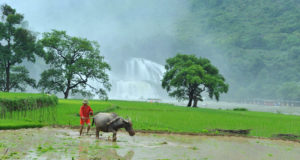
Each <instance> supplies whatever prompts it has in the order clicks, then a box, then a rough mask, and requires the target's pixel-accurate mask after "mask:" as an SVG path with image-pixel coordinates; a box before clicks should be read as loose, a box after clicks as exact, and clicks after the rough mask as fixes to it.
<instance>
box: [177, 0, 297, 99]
mask: <svg viewBox="0 0 300 160" xmlns="http://www.w3.org/2000/svg"><path fill="white" fill-rule="evenodd" d="M177 38H178V40H179V41H178V43H177V45H176V46H177V47H178V50H179V51H180V52H184V53H194V54H197V55H201V56H205V57H208V58H210V59H212V61H215V62H216V63H219V64H217V65H218V66H219V67H220V68H221V71H222V72H223V73H224V74H225V77H226V79H227V80H228V81H229V83H230V89H229V90H230V93H229V94H228V95H227V96H225V98H227V99H235V100H241V99H248V98H249V99H253V98H265V99H285V100H300V1H299V0H264V1H260V0H245V1H240V0H194V1H190V6H189V13H188V14H187V16H186V17H185V18H184V19H182V20H180V21H179V22H178V29H177Z"/></svg>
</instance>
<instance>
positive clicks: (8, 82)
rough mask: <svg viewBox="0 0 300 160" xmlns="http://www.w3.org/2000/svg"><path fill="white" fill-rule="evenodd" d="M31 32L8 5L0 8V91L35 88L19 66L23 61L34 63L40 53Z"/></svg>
mask: <svg viewBox="0 0 300 160" xmlns="http://www.w3.org/2000/svg"><path fill="white" fill-rule="evenodd" d="M40 48H41V47H40V46H39V45H37V43H36V36H35V35H34V33H33V32H31V31H30V30H28V29H26V28H25V27H24V16H23V15H22V14H19V13H17V12H16V10H15V9H13V8H11V7H10V6H9V5H6V4H5V5H2V6H1V21H0V82H1V85H0V90H1V91H6V92H9V91H10V90H11V89H14V90H21V91H24V90H25V88H26V86H27V85H29V86H32V87H35V80H34V79H32V78H30V77H29V72H28V70H27V69H26V68H25V67H24V66H20V65H19V64H20V63H22V62H23V61H24V60H25V59H26V60H28V61H31V62H34V61H35V54H38V53H39V51H40Z"/></svg>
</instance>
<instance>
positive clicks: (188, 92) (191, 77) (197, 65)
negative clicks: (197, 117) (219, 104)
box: [162, 54, 228, 107]
mask: <svg viewBox="0 0 300 160" xmlns="http://www.w3.org/2000/svg"><path fill="white" fill-rule="evenodd" d="M166 62H167V64H166V66H165V68H166V73H165V74H164V77H163V80H162V87H163V88H164V89H166V90H167V92H169V95H170V96H171V97H176V98H177V99H179V100H181V99H182V100H186V99H188V100H189V103H188V106H191V103H192V101H194V104H193V106H194V107H196V106H197V102H198V100H200V101H203V99H202V95H201V93H202V92H204V91H207V92H208V95H209V97H210V98H213V97H215V98H216V100H219V96H220V93H226V92H227V90H228V84H226V83H225V78H224V77H223V76H222V75H221V74H219V71H218V69H217V68H216V67H215V66H213V65H211V64H210V61H209V60H208V59H206V58H201V57H199V58H197V57H196V56H194V55H183V54H177V55H176V56H175V57H173V58H169V59H167V61H166Z"/></svg>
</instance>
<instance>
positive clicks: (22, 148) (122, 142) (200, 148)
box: [0, 128, 300, 160]
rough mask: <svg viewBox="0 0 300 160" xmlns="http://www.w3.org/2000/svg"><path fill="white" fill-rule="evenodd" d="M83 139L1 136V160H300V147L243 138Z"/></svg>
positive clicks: (69, 133)
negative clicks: (113, 140) (112, 140)
mask: <svg viewBox="0 0 300 160" xmlns="http://www.w3.org/2000/svg"><path fill="white" fill-rule="evenodd" d="M91 134H92V135H84V136H82V137H80V136H78V135H79V133H78V130H74V129H63V128H40V129H20V130H2V131H0V159H39V160H43V159H44V160H48V159H49V160H50V159H80V160H87V159H101V160H109V159H124V160H130V159H197V160H198V159H203V160H206V159H209V160H219V159H222V160H223V159H231V160H240V159H243V160H246V159H249V160H255V159H278V160H282V159H289V160H298V159H299V157H300V143H295V142H289V141H281V140H267V139H255V138H244V137H221V136H220V137H218V136H186V135H172V134H171V135H167V134H144V133H137V134H136V135H135V136H134V137H130V136H129V135H128V134H127V133H125V132H119V133H118V135H117V137H118V141H117V142H111V141H109V140H108V139H109V138H111V137H112V134H110V133H104V134H103V135H102V136H101V138H100V139H99V140H96V139H95V135H94V132H93V131H92V132H91Z"/></svg>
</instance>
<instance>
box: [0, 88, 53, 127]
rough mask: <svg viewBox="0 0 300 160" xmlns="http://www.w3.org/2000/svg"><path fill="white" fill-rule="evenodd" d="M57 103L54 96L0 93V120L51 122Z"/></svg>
mask: <svg viewBox="0 0 300 160" xmlns="http://www.w3.org/2000/svg"><path fill="white" fill-rule="evenodd" d="M57 103H58V98H57V97H56V96H54V95H46V94H26V93H4V92H0V118H1V119H14V120H27V121H39V122H43V121H47V122H48V123H49V122H50V121H51V122H53V121H55V110H56V109H55V106H56V105H57ZM17 123H19V122H17Z"/></svg>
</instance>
